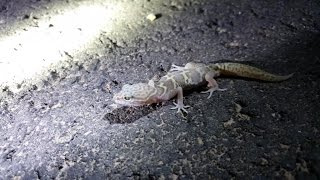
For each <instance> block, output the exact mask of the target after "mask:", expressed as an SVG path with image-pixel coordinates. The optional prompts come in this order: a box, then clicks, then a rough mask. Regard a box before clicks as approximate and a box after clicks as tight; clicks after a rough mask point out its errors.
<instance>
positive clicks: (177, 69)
mask: <svg viewBox="0 0 320 180" xmlns="http://www.w3.org/2000/svg"><path fill="white" fill-rule="evenodd" d="M184 69H185V67H183V66H177V65H175V64H172V65H171V69H170V70H169V72H173V71H183V70H184Z"/></svg>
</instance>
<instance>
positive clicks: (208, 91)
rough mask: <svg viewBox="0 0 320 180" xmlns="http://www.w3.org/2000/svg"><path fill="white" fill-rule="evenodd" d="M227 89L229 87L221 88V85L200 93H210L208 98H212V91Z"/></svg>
mask: <svg viewBox="0 0 320 180" xmlns="http://www.w3.org/2000/svg"><path fill="white" fill-rule="evenodd" d="M225 90H227V88H222V89H221V88H219V87H215V88H210V89H208V90H207V91H202V92H200V93H210V94H209V96H208V98H207V99H210V97H211V96H212V93H213V92H214V91H225Z"/></svg>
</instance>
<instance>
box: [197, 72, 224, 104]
mask: <svg viewBox="0 0 320 180" xmlns="http://www.w3.org/2000/svg"><path fill="white" fill-rule="evenodd" d="M214 75H215V73H213V72H209V73H207V74H206V75H205V79H206V81H207V82H208V87H209V89H208V90H207V91H202V92H201V93H209V96H208V99H210V97H211V96H212V93H213V92H214V91H225V90H227V88H219V85H218V83H217V81H216V80H215V79H213V77H214Z"/></svg>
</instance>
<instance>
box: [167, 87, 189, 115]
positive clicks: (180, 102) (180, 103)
mask: <svg viewBox="0 0 320 180" xmlns="http://www.w3.org/2000/svg"><path fill="white" fill-rule="evenodd" d="M173 93H176V94H177V103H173V104H174V105H175V107H173V108H171V109H178V111H177V113H182V111H183V112H185V113H188V111H187V110H186V109H185V108H188V107H190V106H185V105H184V104H183V90H182V88H181V87H178V88H177V89H175V92H173ZM181 110H182V111H181Z"/></svg>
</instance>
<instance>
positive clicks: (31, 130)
mask: <svg viewBox="0 0 320 180" xmlns="http://www.w3.org/2000/svg"><path fill="white" fill-rule="evenodd" d="M92 5H94V6H98V7H100V9H103V11H102V12H101V16H99V14H98V16H92V15H93V14H94V12H98V10H97V11H89V10H88V11H87V13H86V11H84V12H85V14H84V15H81V16H80V15H79V16H78V15H76V16H74V17H73V18H74V21H76V19H77V17H78V18H80V20H79V19H78V21H79V27H78V26H77V24H76V26H75V27H71V29H72V28H73V29H72V30H75V29H76V32H75V33H73V32H71V33H69V34H68V32H66V30H65V29H64V27H67V26H68V24H67V25H61V26H59V25H58V24H59V21H63V20H64V19H67V17H65V16H64V15H65V14H68V12H72V11H73V10H74V11H76V10H77V9H79V8H82V9H84V10H86V8H85V7H88V6H92ZM111 10H112V12H113V13H112V14H111V17H110V14H104V12H108V11H111ZM152 13H153V14H156V15H157V19H156V20H154V21H150V20H149V19H147V18H146V17H147V16H148V15H149V14H152ZM102 15H106V17H107V16H108V18H104V17H103V18H99V17H102ZM56 16H59V17H61V18H59V19H58V20H59V21H58V20H54V18H55V17H56ZM87 17H89V21H85V19H86V18H87ZM100 21H101V22H103V23H107V25H105V26H104V27H103V28H101V29H98V30H95V31H93V30H92V32H96V37H95V38H93V39H92V40H91V41H90V43H82V44H81V48H80V47H79V48H77V45H78V40H79V41H80V40H84V38H85V37H87V36H89V34H86V35H85V36H84V35H83V36H82V35H81V33H86V32H91V30H90V31H89V30H88V31H86V30H87V29H89V28H88V27H86V26H85V25H88V26H89V25H90V28H93V29H94V28H95V27H97V28H98V26H99V27H100V23H99V22H100ZM83 22H85V23H84V24H81V23H83ZM72 23H73V20H72V21H70V24H72ZM91 23H93V24H91ZM80 26H81V27H80ZM82 26H83V27H82ZM101 27H102V26H101ZM42 28H44V30H42ZM43 31H45V32H47V36H50V33H53V31H57V32H58V35H57V38H52V39H50V40H49V41H46V39H45V38H46V37H47V36H43V38H40V41H39V43H38V41H36V40H35V39H37V38H39V36H40V35H39V34H40V33H41V32H43ZM319 31H320V1H318V0H309V1H303V0H296V1H266V2H264V1H249V0H243V1H232V0H230V1H215V0H210V1H206V0H195V1H190V0H172V1H169V0H165V1H161V0H141V1H139V0H119V1H114V0H105V1H101V0H91V1H89V0H88V1H84V0H82V1H72V0H59V1H58V0H57V1H54V0H51V1H50V0H2V1H1V2H0V32H1V35H0V40H1V42H0V43H1V44H0V53H1V54H2V55H3V54H5V53H7V52H11V51H12V53H8V55H7V56H0V68H1V78H3V79H4V80H3V81H1V92H0V118H1V119H0V124H1V126H0V179H8V178H19V177H20V178H22V179H56V178H61V179H76V178H77V179H79V178H84V179H105V178H110V179H210V178H212V179H213V178H215V179H230V178H237V179H248V178H259V179H260V178H261V179H265V178H266V179H271V178H279V179H294V178H296V179H320V147H319V146H320V132H319V131H320V124H319V123H320V111H319V108H320V105H319V104H320V102H319V100H320V98H319V96H320V91H319V89H320V85H319V78H320V59H319V58H320V36H319ZM30 32H36V33H33V34H32V35H31V34H28V33H30ZM64 33H65V34H66V36H63V38H62V40H61V41H59V43H58V44H54V46H51V44H53V41H54V40H55V39H58V38H59V37H60V35H59V34H61V36H62V35H63V34H64ZM77 33H80V34H79V36H76V37H75V38H74V39H72V40H68V37H70V36H71V35H73V34H77ZM22 34H25V36H24V37H25V39H29V42H22V41H23V38H17V39H18V40H16V42H14V43H13V45H12V44H11V45H8V44H7V43H9V44H10V43H11V42H13V41H14V40H15V39H14V38H12V37H16V36H18V37H19V35H22ZM10 38H12V39H10ZM8 39H9V40H8ZM42 40H43V41H42ZM63 40H66V41H63ZM20 41H21V42H20ZM30 41H34V42H33V43H30ZM70 42H71V45H72V48H69V47H71V46H65V45H66V44H67V43H70ZM42 43H43V44H42ZM33 45H34V46H33ZM79 46H80V45H79ZM42 47H43V48H42ZM65 47H66V49H64V48H65ZM23 48H27V49H26V50H25V49H23ZM54 48H58V50H55V49H54ZM59 48H60V49H59ZM20 52H24V53H22V55H19V53H20ZM43 52H45V53H43ZM56 52H57V53H58V55H56V54H55V53H56ZM28 53H30V56H29V54H28ZM41 53H43V55H42V54H41ZM51 53H52V54H51ZM27 54H28V56H27ZM40 55H41V56H40ZM19 58H20V61H18V60H17V59H19ZM223 59H224V60H229V61H235V62H241V63H245V64H250V65H253V66H256V67H260V68H263V69H265V70H267V71H270V72H273V73H277V74H289V73H292V72H294V73H295V74H294V76H293V77H292V78H291V79H290V80H288V81H285V82H281V83H265V82H259V81H250V80H247V79H235V78H218V82H219V84H220V86H221V87H225V88H228V90H227V91H224V92H216V93H214V94H213V97H212V98H211V99H207V95H205V94H200V93H199V92H198V91H195V92H189V93H188V94H187V95H186V96H185V103H186V104H188V105H190V106H191V108H189V114H188V115H187V116H186V117H185V118H183V117H181V115H179V114H176V112H175V111H174V110H170V108H171V107H172V101H168V102H166V103H163V104H159V105H154V106H148V107H140V108H125V107H118V108H115V107H114V106H112V104H113V102H112V96H113V94H114V93H115V92H118V91H119V90H120V89H121V87H122V86H123V85H124V84H127V83H137V82H147V80H148V79H150V78H152V77H153V76H154V75H164V74H165V73H166V71H168V70H169V68H170V66H171V64H172V63H174V64H177V65H184V64H186V63H187V62H190V61H195V62H203V63H212V62H215V61H219V60H223ZM36 60H38V61H36ZM49 60H50V61H49ZM51 60H52V61H51ZM34 61H35V63H34ZM13 62H15V63H13ZM21 63H22V65H21ZM9 67H14V68H13V69H9ZM29 67H30V69H27V68H29ZM34 67H37V68H36V69H32V68H34ZM15 68H17V69H15ZM18 72H22V73H21V74H20V75H16V74H15V73H18ZM27 74H31V75H30V76H29V75H28V76H27ZM200 90H201V89H199V91H200Z"/></svg>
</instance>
